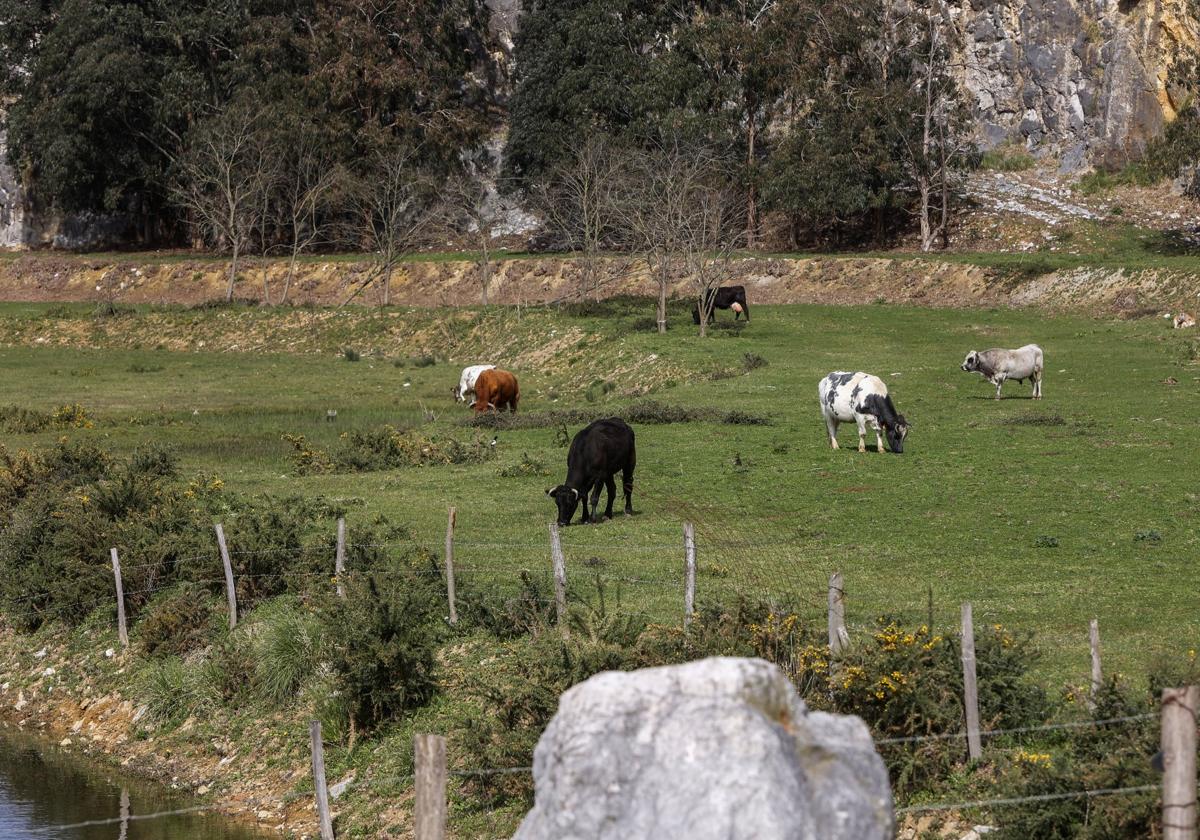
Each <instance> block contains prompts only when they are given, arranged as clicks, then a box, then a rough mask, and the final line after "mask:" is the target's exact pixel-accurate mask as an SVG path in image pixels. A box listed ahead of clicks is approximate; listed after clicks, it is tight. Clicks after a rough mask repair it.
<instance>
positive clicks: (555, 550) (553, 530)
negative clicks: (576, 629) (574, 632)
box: [550, 522, 571, 639]
mask: <svg viewBox="0 0 1200 840" xmlns="http://www.w3.org/2000/svg"><path fill="white" fill-rule="evenodd" d="M550 556H551V559H552V560H553V561H554V606H555V614H556V615H557V616H558V629H559V630H560V631H561V632H562V635H563V638H564V639H565V638H567V637H568V636H570V635H571V631H570V630H569V629H568V628H567V561H566V560H564V559H563V550H562V542H560V541H559V539H558V523H557V522H551V523H550Z"/></svg>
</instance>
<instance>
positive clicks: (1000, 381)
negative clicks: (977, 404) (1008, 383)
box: [992, 376, 1004, 399]
mask: <svg viewBox="0 0 1200 840" xmlns="http://www.w3.org/2000/svg"><path fill="white" fill-rule="evenodd" d="M992 382H994V383H996V399H1000V389H1001V388H1002V387H1004V378H1003V377H1001V376H997V377H996V378H995V379H993V380H992Z"/></svg>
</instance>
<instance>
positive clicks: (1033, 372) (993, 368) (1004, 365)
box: [962, 344, 1044, 400]
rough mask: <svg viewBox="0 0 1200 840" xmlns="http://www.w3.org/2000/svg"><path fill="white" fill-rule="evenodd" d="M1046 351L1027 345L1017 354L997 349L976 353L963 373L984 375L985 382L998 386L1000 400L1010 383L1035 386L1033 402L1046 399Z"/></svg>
mask: <svg viewBox="0 0 1200 840" xmlns="http://www.w3.org/2000/svg"><path fill="white" fill-rule="evenodd" d="M1043 367H1044V364H1043V359H1042V348H1041V347H1038V346H1037V345H1036V344H1026V345H1025V346H1024V347H1018V348H1017V349H1016V350H1002V349H1000V348H999V347H993V348H992V349H991V350H972V351H971V352H970V353H968V354H967V358H966V359H964V360H963V363H962V369H963V370H965V371H967V372H968V373H970V372H975V373H978V374H981V375H982V376H983V378H984V379H986V380H987V381H988V382H991V383H992V384H993V385H995V386H996V399H1000V388H1001V387H1002V386H1003V385H1004V383H1005V381H1006V380H1009V379H1015V380H1017V381H1018V382H1024V381H1025V380H1026V379H1028V380H1030V381H1032V382H1033V398H1034V399H1035V400H1040V399H1041V398H1042V368H1043Z"/></svg>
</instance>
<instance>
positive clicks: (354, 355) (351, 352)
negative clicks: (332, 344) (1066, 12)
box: [342, 347, 362, 362]
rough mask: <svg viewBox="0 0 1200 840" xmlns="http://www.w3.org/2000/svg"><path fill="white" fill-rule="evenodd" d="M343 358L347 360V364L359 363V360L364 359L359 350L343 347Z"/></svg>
mask: <svg viewBox="0 0 1200 840" xmlns="http://www.w3.org/2000/svg"><path fill="white" fill-rule="evenodd" d="M342 358H343V359H345V360H346V361H347V362H357V361H358V360H359V359H361V358H362V354H361V353H359V352H358V351H357V350H355V349H354V348H353V347H343V348H342Z"/></svg>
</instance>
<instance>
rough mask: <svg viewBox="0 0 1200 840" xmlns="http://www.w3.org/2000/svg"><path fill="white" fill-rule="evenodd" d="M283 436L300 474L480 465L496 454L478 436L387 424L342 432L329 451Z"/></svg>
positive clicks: (299, 437) (294, 437)
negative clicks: (462, 437)
mask: <svg viewBox="0 0 1200 840" xmlns="http://www.w3.org/2000/svg"><path fill="white" fill-rule="evenodd" d="M283 439H284V440H285V441H287V442H288V443H290V444H291V445H292V448H293V449H294V452H293V455H292V459H293V462H294V463H295V465H296V471H297V472H298V473H300V474H301V475H310V474H316V473H326V472H373V471H376V470H392V469H398V468H400V467H423V466H435V465H443V464H479V463H483V462H484V461H488V460H491V459H492V457H493V456H494V454H495V453H494V451H493V447H491V446H489V445H488V443H489V442H488V440H486V439H485V438H483V437H482V436H479V435H476V436H475V437H474V438H472V439H471V440H469V441H462V440H459V439H458V438H455V437H451V436H449V435H426V434H424V433H422V432H420V431H417V430H401V429H397V428H396V427H395V426H390V425H385V426H377V427H375V428H373V429H355V430H352V431H349V432H345V433H343V434H342V435H341V438H340V440H339V441H338V443H337V445H336V446H335V447H334V448H333V449H332V450H331V451H325V450H322V449H319V448H317V447H315V446H313V445H311V444H310V443H308V441H307V440H306V439H305V437H304V436H303V435H284V436H283Z"/></svg>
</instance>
